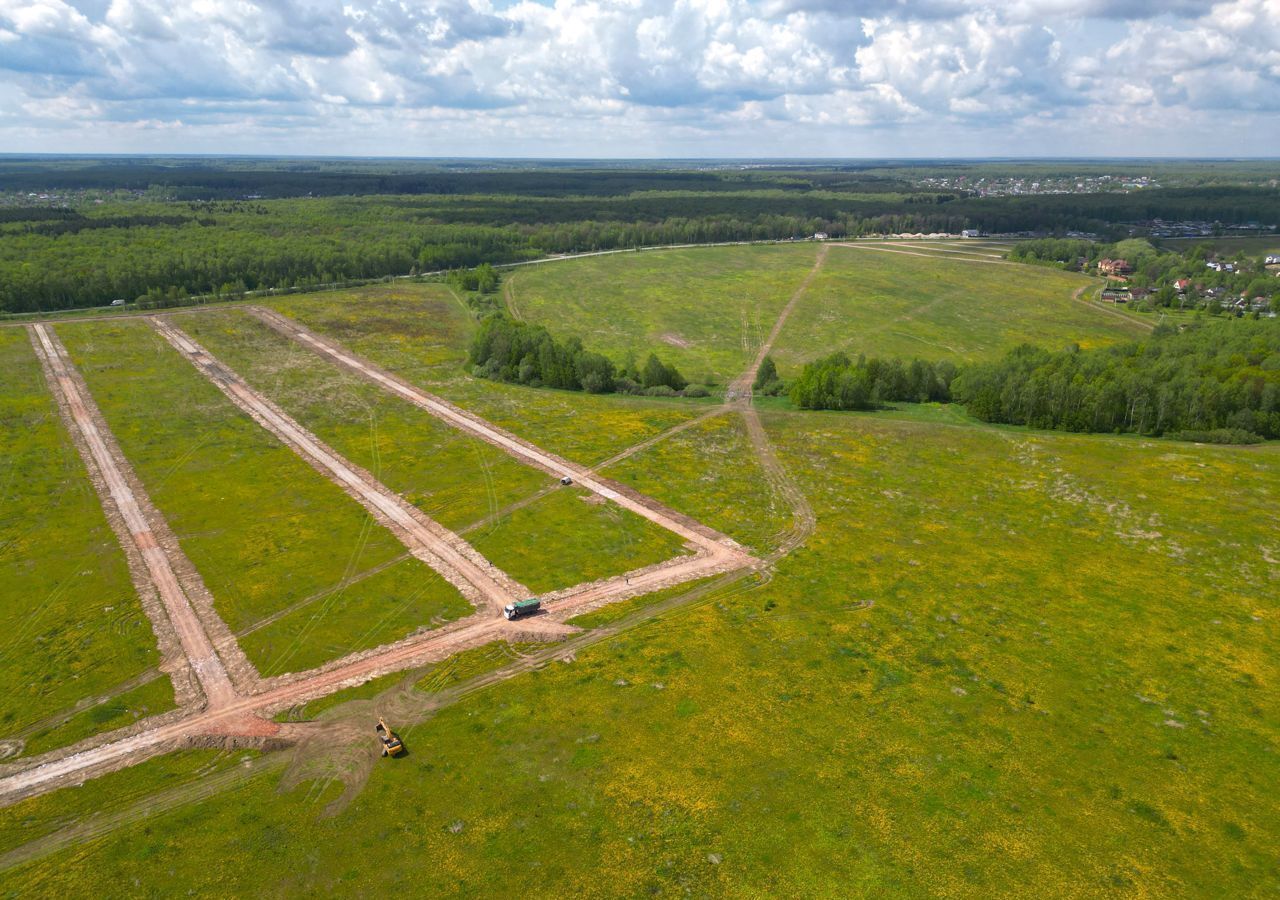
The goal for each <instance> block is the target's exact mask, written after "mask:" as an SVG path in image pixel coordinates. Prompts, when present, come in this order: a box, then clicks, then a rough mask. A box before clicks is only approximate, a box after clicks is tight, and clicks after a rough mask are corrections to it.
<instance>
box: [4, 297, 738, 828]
mask: <svg viewBox="0 0 1280 900" xmlns="http://www.w3.org/2000/svg"><path fill="white" fill-rule="evenodd" d="M33 327H37V328H38V327H39V326H33ZM155 327H156V328H157V329H158V330H159V331H160V332H161V334H163V335H164V336H165V337H166V339H168V340H169V341H170V343H172V344H173V345H174V346H175V347H176V348H177V349H178V350H179V352H181V353H182V354H183V355H184V356H185V357H187V358H188V359H189V360H191V361H192V362H193V363H194V364H196V365H197V366H198V367H199V368H200V370H201V371H202V372H205V374H206V375H207V376H208V377H210V378H211V379H212V380H213V381H214V382H215V383H216V384H217V385H218V387H219V388H220V389H222V390H223V392H224V393H225V394H227V395H228V396H229V397H231V398H232V400H233V402H236V404H237V406H240V408H242V409H244V410H245V411H246V412H247V413H249V414H250V415H251V416H252V417H253V418H254V419H255V420H256V421H258V422H260V423H261V424H263V425H264V427H267V428H268V429H269V430H271V431H272V432H273V433H275V434H277V436H279V437H280V438H281V440H284V441H285V442H286V443H287V444H289V445H290V446H291V447H294V448H295V449H296V450H298V451H299V452H300V453H301V452H303V448H305V452H306V453H307V454H309V455H311V456H313V457H314V458H315V459H316V460H317V461H318V462H319V463H321V464H323V465H325V466H326V467H328V468H329V471H330V472H332V473H333V474H334V475H337V473H338V472H344V473H349V477H352V478H355V480H356V481H357V482H359V483H360V484H361V485H362V486H363V487H364V488H366V489H368V490H369V491H370V492H371V495H366V497H365V499H368V500H369V502H370V503H373V502H374V501H373V499H372V497H378V498H380V499H387V497H386V495H384V494H383V493H382V492H383V491H385V492H386V494H387V495H390V498H392V499H394V501H395V502H396V503H400V502H403V501H400V500H399V498H398V497H396V496H395V495H394V494H391V492H390V491H388V490H387V489H386V488H383V487H381V485H377V484H376V482H374V483H373V484H370V483H369V482H362V481H361V480H360V479H359V477H358V475H357V474H356V472H357V470H356V469H355V467H353V466H350V464H346V463H345V462H344V461H342V460H341V458H340V457H338V456H337V455H336V454H334V453H333V452H332V451H329V450H328V449H327V448H325V447H324V445H323V444H322V443H320V442H319V441H318V440H317V439H315V438H314V437H313V436H311V435H310V434H309V433H308V432H306V431H305V429H302V428H301V426H299V425H298V424H297V423H295V422H293V421H292V419H290V418H289V417H288V416H286V415H285V414H284V413H282V412H281V411H280V410H278V409H276V408H275V407H274V406H273V405H272V404H270V402H269V401H266V400H265V398H262V397H260V396H259V395H257V394H256V393H254V392H253V391H252V390H251V389H250V388H248V386H247V385H246V384H244V383H243V381H242V380H241V379H239V377H238V376H236V375H235V373H234V372H232V371H231V370H229V369H227V368H226V367H225V366H222V365H221V364H219V363H218V362H217V360H215V359H213V357H211V356H210V355H209V354H207V353H206V352H205V351H204V350H203V349H202V348H201V347H200V346H199V345H198V344H196V343H195V342H194V341H192V340H191V339H190V338H188V337H187V336H186V335H185V334H183V333H182V332H181V331H179V330H178V329H176V328H174V327H173V326H172V325H171V324H168V323H165V322H162V321H157V322H155ZM335 352H340V351H335ZM350 359H351V360H352V362H353V363H356V364H358V365H362V362H361V361H359V360H357V359H355V358H354V357H350ZM343 364H344V365H347V366H348V367H349V368H350V367H351V366H350V365H348V364H347V363H346V362H343ZM356 370H357V371H359V369H356ZM366 371H367V372H368V373H369V374H367V375H366V377H369V376H370V375H374V374H381V373H377V372H376V370H374V369H372V367H369V368H368V369H367V370H366ZM362 374H363V373H362ZM383 377H385V378H386V379H387V381H386V382H383V381H382V380H381V378H374V379H373V380H375V381H376V382H377V383H380V384H383V386H384V387H388V389H391V386H392V385H395V386H396V387H397V388H398V389H396V390H394V391H393V392H394V393H397V394H399V395H401V396H402V397H405V398H406V399H409V400H410V402H414V403H415V405H425V407H426V408H427V409H428V410H429V411H432V412H433V413H435V414H436V415H438V416H440V417H441V418H443V419H445V420H446V421H448V422H449V423H450V424H453V425H455V426H456V427H461V428H463V429H464V430H466V431H469V432H471V433H473V434H477V435H479V436H481V437H483V438H484V439H485V440H488V441H489V442H490V443H493V444H495V445H496V446H499V447H502V448H503V449H505V450H507V452H509V453H511V454H512V455H513V456H516V457H517V458H519V459H521V460H522V461H525V462H528V463H532V464H534V465H536V466H538V467H539V468H542V469H544V470H546V471H549V472H552V473H553V474H561V473H564V472H569V473H572V475H573V476H574V477H575V480H577V481H578V483H579V484H581V485H582V486H583V487H586V488H587V489H589V490H592V491H594V492H596V493H597V494H599V495H601V496H603V497H605V498H607V499H610V500H613V501H614V502H615V503H618V505H620V506H622V507H624V508H626V509H630V510H632V511H633V512H636V513H637V514H639V515H642V516H644V517H645V518H647V519H649V520H650V521H653V522H655V523H657V524H659V525H661V526H662V527H664V528H667V529H669V530H670V531H672V532H674V533H676V534H678V535H680V536H681V537H682V538H684V539H685V540H686V541H687V542H688V543H690V544H692V545H694V546H695V547H696V548H697V553H696V555H694V556H689V557H678V558H676V559H674V560H668V561H667V562H665V563H661V564H658V565H655V566H650V567H648V568H645V569H640V570H637V571H635V572H630V573H626V574H624V575H619V576H616V577H614V578H609V579H605V580H602V581H599V582H594V583H591V584H586V585H579V586H578V587H575V588H569V589H566V590H564V591H561V592H557V593H555V594H552V595H548V597H547V604H546V606H547V610H548V615H547V616H546V621H545V622H541V621H538V620H534V622H533V623H531V622H528V621H515V622H507V621H506V620H504V619H501V618H497V617H494V616H493V614H492V612H491V611H486V612H482V613H477V614H476V615H473V616H471V617H469V618H467V619H462V620H458V621H455V622H452V623H450V624H449V625H446V626H444V627H442V628H440V629H437V630H435V631H431V632H427V633H424V634H417V635H413V636H411V637H408V638H405V639H404V640H401V641H399V642H397V643H394V644H390V645H387V646H385V647H380V648H378V649H376V650H373V651H369V652H365V653H361V654H355V655H353V656H352V657H348V658H347V659H344V660H339V661H336V662H333V663H330V664H328V665H326V666H323V667H321V668H320V669H317V670H312V671H310V672H304V673H297V674H292V675H286V676H281V677H280V678H276V679H271V680H270V681H266V682H262V683H261V686H260V689H259V690H257V691H256V692H253V693H245V694H237V693H236V692H235V691H234V689H233V688H232V687H231V686H230V683H229V682H228V684H227V687H226V688H225V689H223V690H220V692H219V695H218V696H219V698H220V702H219V703H218V704H216V705H211V707H210V708H208V709H206V710H204V711H202V712H197V713H193V714H191V715H188V716H186V717H184V718H181V719H178V720H176V721H171V722H166V723H164V724H159V725H157V726H156V727H153V728H149V729H147V730H144V731H141V732H139V733H136V734H130V735H128V736H126V737H122V738H119V739H116V740H110V739H109V737H107V739H106V741H105V742H103V743H100V744H98V745H96V746H89V747H87V748H86V749H82V750H79V751H74V752H70V753H65V755H62V756H60V757H59V756H58V755H57V753H56V752H55V753H54V754H50V755H49V758H46V759H45V760H42V759H40V758H36V759H34V760H31V761H30V762H29V763H26V764H19V763H15V764H7V765H0V772H3V773H12V774H6V777H3V778H0V806H5V805H9V804H11V803H14V802H17V801H18V800H21V799H24V798H26V797H30V796H34V795H37V794H40V793H45V792H47V791H49V790H53V789H55V788H57V787H60V786H63V785H66V784H72V783H76V782H81V781H83V780H85V779H87V778H91V777H96V776H98V775H101V774H105V773H107V772H110V771H113V770H116V769H119V768H122V767H124V766H128V765H132V764H135V763H138V762H142V761H144V760H146V759H149V758H152V757H154V756H157V755H159V754H161V753H165V752H168V751H170V750H173V749H176V748H178V747H181V746H184V745H185V744H186V743H187V742H189V741H190V740H191V739H193V738H201V737H204V736H209V735H215V736H218V735H220V736H227V737H251V738H258V739H270V738H273V737H276V738H282V739H283V738H288V737H289V736H290V732H291V731H297V730H299V729H303V728H304V726H294V725H285V726H280V725H277V724H276V723H274V722H271V721H268V720H266V719H264V718H261V717H260V715H268V714H271V713H272V712H274V711H278V710H281V709H287V708H289V707H292V706H295V705H297V704H298V703H302V702H305V701H307V700H312V699H315V698H317V697H323V696H326V695H328V694H331V693H333V692H335V691H338V690H341V689H343V688H345V687H352V686H355V685H358V684H361V683H364V682H365V681H368V680H369V679H371V678H376V677H378V676H380V675H384V674H388V673H391V672H396V671H401V670H404V669H411V668H416V667H419V666H422V665H426V664H428V663H431V662H436V661H439V660H442V659H444V658H446V657H448V656H450V655H452V654H454V653H457V652H459V651H461V650H465V649H468V648H469V647H473V646H480V645H482V644H485V643H488V642H490V641H494V640H501V639H503V638H506V639H508V640H512V641H517V640H520V639H521V636H522V635H523V636H524V638H525V639H528V638H529V637H537V636H542V637H544V638H553V637H557V636H560V635H562V634H564V633H565V628H564V626H563V624H562V623H563V622H564V620H565V619H567V618H570V617H572V616H574V615H577V614H579V613H582V612H587V611H589V610H592V609H596V608H599V607H600V606H603V605H605V604H607V603H610V602H613V601H615V600H618V599H623V598H626V597H631V596H636V595H639V594H644V593H649V592H651V591H654V590H658V589H660V588H664V587H669V586H672V585H676V584H681V583H684V582H687V581H691V580H695V579H700V578H705V577H708V576H711V575H716V574H721V573H735V572H745V571H747V570H750V569H754V568H755V567H757V566H758V565H759V560H757V559H755V558H754V557H752V556H751V555H749V554H748V553H746V552H745V551H743V550H742V549H741V548H740V547H739V546H738V545H737V544H736V543H735V542H734V541H732V540H731V539H729V538H728V537H725V536H723V535H720V534H718V533H717V532H714V531H712V530H711V529H709V528H706V527H705V526H702V525H700V524H699V523H697V522H693V521H692V520H689V519H687V518H686V517H684V516H681V515H680V514H679V513H675V512H673V511H668V510H666V509H665V508H663V507H661V506H660V505H659V504H657V503H656V502H654V501H651V500H649V499H648V498H644V497H640V496H638V495H633V494H630V493H623V492H622V490H621V489H619V490H615V489H614V488H612V487H610V486H609V485H607V484H606V483H604V482H603V480H601V479H597V478H594V477H591V476H590V475H589V470H587V469H586V468H584V467H581V466H577V465H574V464H572V463H569V462H567V461H565V460H562V459H560V458H558V457H556V456H553V455H551V454H549V453H546V452H545V451H542V450H540V449H539V448H537V447H534V446H533V445H531V444H527V443H525V442H523V441H520V440H519V439H517V438H515V437H514V436H511V435H508V434H506V433H505V432H503V431H501V430H499V429H497V428H496V427H494V426H491V425H489V423H487V422H485V421H484V420H482V419H480V418H478V417H476V416H472V415H470V414H465V413H463V412H462V411H461V410H458V409H456V408H455V407H453V406H451V405H449V404H445V403H444V402H443V401H439V400H437V399H436V398H432V397H430V396H429V395H426V394H423V393H422V392H419V391H417V389H415V388H412V387H411V386H408V385H404V384H403V383H401V382H399V380H398V379H394V378H392V377H391V376H386V375H383ZM326 456H327V458H325V457H326ZM344 481H345V477H344ZM347 483H349V482H347ZM354 486H355V485H353V487H354ZM378 509H379V511H380V512H385V513H387V514H388V515H389V514H390V512H391V511H392V510H393V509H398V507H397V506H395V504H392V506H390V507H383V506H382V505H381V504H378ZM411 521H414V520H413V519H412V517H411ZM143 524H144V525H145V522H143ZM458 540H459V541H461V539H460V538H459V539H458ZM728 577H737V576H735V575H732V574H730V575H729V576H728ZM663 608H666V607H665V604H663ZM193 621H195V622H196V624H198V620H195V619H194V618H193ZM184 649H185V647H184ZM198 650H199V648H198V647H196V648H194V650H193V651H192V652H198ZM214 659H215V660H216V656H215V657H214ZM512 674H514V671H513V673H512Z"/></svg>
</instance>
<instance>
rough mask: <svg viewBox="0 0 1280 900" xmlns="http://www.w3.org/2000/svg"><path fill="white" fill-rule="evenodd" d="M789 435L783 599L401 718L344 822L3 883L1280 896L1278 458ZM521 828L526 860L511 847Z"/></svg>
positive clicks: (1005, 441) (847, 432)
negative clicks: (396, 747)
mask: <svg viewBox="0 0 1280 900" xmlns="http://www.w3.org/2000/svg"><path fill="white" fill-rule="evenodd" d="M768 424H769V428H770V433H771V435H772V437H773V438H774V440H775V441H777V442H778V444H779V448H780V451H781V454H782V457H783V459H784V461H786V462H787V463H788V464H789V465H790V466H791V467H792V469H793V471H795V472H796V474H797V475H798V477H799V478H800V481H801V485H802V487H803V488H804V490H805V492H806V494H807V495H808V496H809V497H810V498H811V500H812V502H813V503H814V506H815V508H816V511H817V513H818V518H819V527H818V531H817V532H816V533H815V534H814V535H813V537H812V538H811V539H810V541H809V542H808V543H807V544H806V546H805V547H804V548H802V549H801V550H800V551H798V552H796V553H795V554H793V555H792V556H790V557H788V558H786V559H785V560H783V561H782V562H781V563H780V564H779V566H778V569H777V572H776V574H775V575H774V577H773V579H772V580H771V581H769V582H768V583H767V584H765V585H764V586H762V587H758V588H755V589H754V590H751V591H748V592H746V593H742V592H740V591H737V592H735V591H732V590H731V591H729V592H727V593H726V595H725V596H724V597H722V598H719V600H718V601H716V598H712V599H713V601H714V602H709V603H705V604H701V605H699V606H698V607H697V608H696V609H694V610H691V611H689V612H686V613H683V614H676V615H674V616H671V617H669V618H667V619H666V620H664V622H663V625H662V627H648V628H645V629H643V630H640V631H635V632H628V633H626V634H624V635H622V636H620V637H619V638H617V639H615V640H613V641H611V642H610V643H608V644H604V645H601V646H598V647H595V648H592V649H590V650H587V651H583V652H579V653H578V655H577V659H576V661H575V662H574V663H572V664H569V665H564V664H556V665H553V666H550V667H548V668H545V669H542V670H540V671H536V672H533V673H530V674H528V675H526V676H523V677H521V678H518V679H515V680H513V681H509V682H505V683H503V684H500V685H498V686H495V687H493V688H491V689H489V690H487V691H484V692H482V693H480V694H477V695H474V696H472V697H469V698H467V699H466V700H464V701H463V702H461V703H459V704H458V705H456V706H453V707H449V708H447V709H445V710H442V711H441V712H440V713H438V714H437V715H436V716H434V717H433V718H432V719H430V720H429V721H428V722H427V723H426V724H425V725H419V726H415V727H411V728H404V729H402V734H403V735H404V736H405V738H406V741H407V743H408V744H409V746H410V747H411V748H412V749H411V752H412V755H411V756H409V757H407V758H406V759H405V760H403V761H397V764H396V765H387V766H380V767H378V768H376V769H375V770H374V772H373V774H372V776H371V778H370V779H369V782H368V784H367V785H366V786H365V788H364V790H363V793H361V794H360V795H359V796H358V797H357V798H356V799H355V801H354V802H353V803H352V804H351V805H350V806H349V807H348V808H346V809H345V810H344V811H343V812H341V813H340V814H339V815H338V816H337V817H335V818H331V819H323V818H319V817H318V816H317V815H316V814H315V813H313V812H311V810H314V809H316V807H315V806H314V805H311V804H304V805H302V806H299V797H300V796H301V794H299V793H296V792H295V793H292V794H283V795H282V794H279V793H276V791H275V784H276V782H277V780H278V778H277V776H275V775H272V774H263V775H260V776H256V777H255V778H253V779H251V780H249V781H247V782H246V783H245V784H244V785H243V786H242V787H240V788H239V789H237V790H236V791H235V792H234V793H231V794H226V795H223V796H220V797H218V798H216V799H213V800H210V801H207V802H206V803H204V804H202V805H201V806H199V807H188V808H186V809H183V810H179V811H176V812H172V813H168V814H164V815H162V816H159V817H157V818H155V819H152V820H150V821H149V822H147V823H146V824H145V825H143V824H138V825H133V826H129V827H126V828H123V829H121V830H120V831H118V832H116V833H114V834H112V835H110V836H109V837H106V838H104V839H103V840H102V841H100V842H99V843H97V844H94V845H90V846H87V847H84V848H81V849H79V850H75V851H68V852H67V853H64V854H61V855H55V856H51V857H48V858H46V859H43V860H39V861H36V862H34V863H32V864H30V865H28V866H23V867H21V868H18V869H15V870H13V871H11V872H10V873H7V875H6V876H5V877H6V879H7V883H8V884H9V885H11V886H16V885H19V884H22V885H24V886H26V888H27V889H29V890H36V891H40V892H50V893H52V892H71V893H79V892H81V891H84V890H86V889H88V888H89V887H90V886H91V885H93V884H97V883H102V882H106V883H132V880H133V879H134V878H138V879H140V880H141V882H142V883H145V884H148V885H151V886H152V887H154V888H155V889H156V890H161V891H163V890H165V889H166V888H176V887H177V886H179V885H180V886H182V888H184V889H186V888H191V889H194V890H196V891H197V892H209V891H214V890H217V891H221V892H224V893H226V892H230V893H242V892H247V891H253V892H257V893H262V892H263V891H264V890H265V891H266V892H267V893H289V892H299V891H300V892H307V893H350V892H354V891H356V890H359V891H360V892H362V893H363V892H368V891H371V890H372V891H378V892H395V891H403V890H407V889H410V888H411V886H412V889H414V890H418V891H427V892H455V893H461V894H466V895H473V896H492V895H494V894H503V895H512V894H525V895H527V894H536V895H548V894H557V895H561V894H567V893H574V892H580V893H586V894H588V895H592V894H597V893H599V891H600V886H601V885H608V886H609V892H610V893H612V894H625V895H634V894H643V893H658V894H668V893H683V892H686V891H689V892H692V893H694V894H717V895H718V894H734V895H744V894H746V895H762V894H769V895H789V896H806V895H807V896H812V895H826V894H828V893H829V891H830V888H831V886H832V885H840V886H841V890H842V893H854V894H857V893H875V894H881V895H883V894H891V895H913V896H919V895H938V894H949V895H957V894H959V895H969V896H976V895H990V894H992V893H1000V894H1010V893H1023V892H1026V893H1031V894H1035V893H1039V892H1042V891H1044V890H1045V889H1046V886H1048V885H1052V886H1053V892H1054V893H1062V894H1079V895H1094V896H1103V895H1114V894H1117V893H1119V894H1132V895H1137V894H1144V895H1153V896H1161V895H1165V896H1173V895H1182V896H1185V895H1188V894H1191V895H1202V896H1226V895H1235V896H1239V895H1244V894H1254V893H1258V892H1259V891H1261V892H1263V893H1265V892H1267V891H1269V890H1275V889H1276V888H1277V887H1280V884H1278V883H1277V880H1276V879H1277V873H1276V870H1275V868H1274V859H1273V854H1272V850H1273V848H1274V841H1273V838H1274V835H1275V834H1276V833H1277V830H1278V829H1280V802H1278V801H1277V799H1276V797H1275V794H1274V791H1273V790H1272V786H1273V785H1274V784H1275V783H1276V780H1277V778H1280V764H1278V763H1277V761H1276V758H1275V754H1274V753H1273V752H1272V750H1271V748H1272V747H1273V746H1274V743H1275V741H1276V739H1277V736H1278V735H1277V726H1276V722H1277V713H1278V712H1280V710H1278V709H1277V703H1276V699H1275V695H1274V692H1272V691H1270V690H1269V689H1268V687H1267V686H1268V685H1270V684H1273V683H1274V681H1275V679H1276V676H1277V674H1278V673H1277V665H1276V662H1275V659H1274V653H1272V652H1271V648H1273V647H1274V646H1275V642H1276V640H1277V638H1280V634H1277V627H1278V625H1277V622H1278V621H1280V620H1278V618H1277V610H1276V605H1275V602H1274V599H1265V598H1268V597H1271V598H1274V596H1275V595H1276V590H1275V588H1276V573H1275V570H1274V566H1272V565H1270V564H1268V563H1267V562H1266V559H1267V558H1271V559H1274V558H1276V556H1275V554H1276V553H1277V552H1278V551H1280V548H1277V547H1276V544H1275V537H1274V535H1275V533H1276V528H1277V525H1280V522H1278V521H1277V514H1276V512H1275V510H1276V508H1277V507H1276V503H1275V501H1276V494H1277V491H1278V490H1280V457H1278V456H1277V455H1276V453H1274V452H1273V449H1272V448H1270V447H1267V448H1262V449H1261V450H1256V449H1254V450H1238V449H1216V448H1198V447H1192V446H1188V445H1173V446H1170V445H1163V444H1155V443H1152V442H1149V441H1141V440H1125V439H1112V438H1106V437H1102V438H1098V437H1074V436H1062V435H1040V434H1030V433H1025V432H1014V431H1012V430H1008V429H990V428H981V427H970V426H957V425H952V424H949V423H944V422H933V423H931V422H924V421H917V420H910V419H906V420H903V419H896V418H891V417H883V416H880V417H876V416H851V415H836V414H831V415H820V414H799V413H774V414H770V415H769V416H768ZM1153 463H1156V464H1153ZM677 474H678V473H677ZM673 477H677V476H676V475H673ZM1209 504H1212V505H1213V508H1214V510H1215V512H1214V515H1213V516H1212V519H1211V520H1210V519H1207V518H1206V517H1205V515H1204V509H1205V508H1206V506H1207V505H1209ZM889 523H892V527H886V526H887V525H888V524H889ZM1224 560H1230V564H1229V565H1224V564H1223V563H1224ZM866 601H872V603H873V604H874V605H872V606H870V607H869V608H867V607H866V605H865V604H866ZM319 790H321V786H319V785H313V787H312V794H314V793H315V792H316V791H319ZM390 809H395V810H397V811H398V812H399V814H398V815H394V816H388V814H387V812H388V810H390ZM513 840H514V841H517V842H518V843H521V844H522V845H525V846H528V847H531V848H532V849H530V850H529V852H527V853H524V854H516V855H512V854H511V852H510V847H511V842H512V841H513ZM423 858H430V859H431V860H432V865H431V866H430V867H429V868H428V869H424V868H423V867H422V866H421V865H419V861H420V860H421V859H423ZM284 859H287V860H289V864H288V866H287V867H286V869H281V868H279V867H278V863H277V862H276V861H278V860H284ZM210 860H217V863H216V864H210ZM73 861H74V862H75V865H71V864H70V863H71V862H73ZM266 872H270V873H271V875H270V877H269V878H268V879H266V880H267V883H268V886H267V887H265V888H264V884H263V880H264V873H266ZM100 880H101V881H100Z"/></svg>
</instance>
